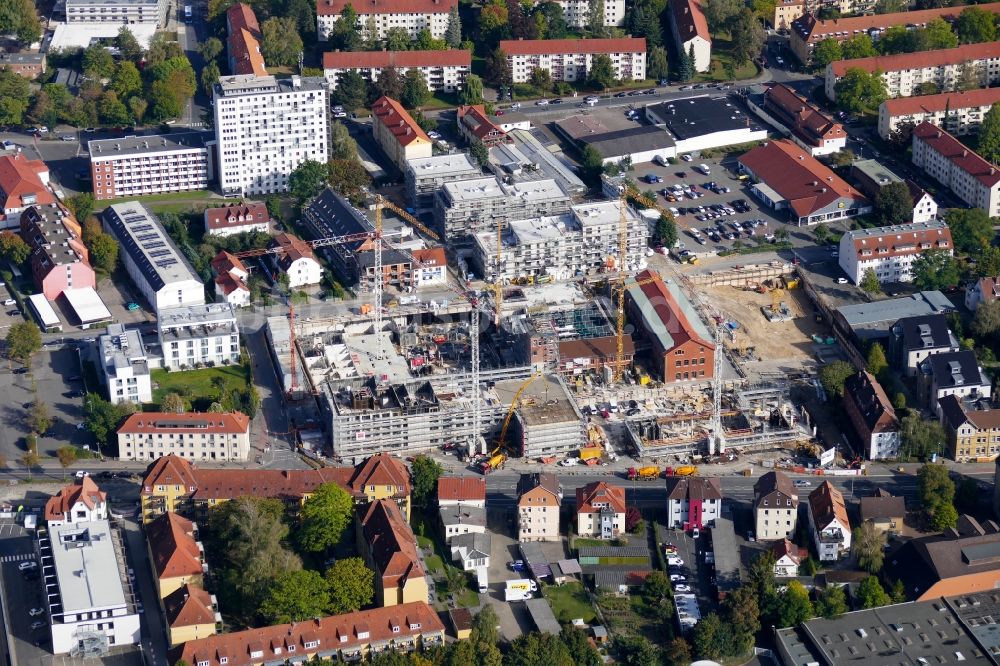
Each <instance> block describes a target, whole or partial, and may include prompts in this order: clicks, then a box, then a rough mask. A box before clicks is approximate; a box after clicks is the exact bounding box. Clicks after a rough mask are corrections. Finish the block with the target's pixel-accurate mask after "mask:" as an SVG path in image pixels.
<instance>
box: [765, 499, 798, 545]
mask: <svg viewBox="0 0 1000 666" xmlns="http://www.w3.org/2000/svg"><path fill="white" fill-rule="evenodd" d="M767 502H771V503H777V501H776V500H774V499H771V500H768V499H765V500H763V501H762V502H761V503H760V504H759V505H757V506H755V507H754V527H755V528H756V530H755V531H756V534H757V538H758V539H759V540H760V541H775V540H777V539H791V538H793V537H794V536H795V526H796V524H797V522H798V514H799V507H798V500H794V501H793V500H792V499H790V498H783V500H781V502H782V505H781V506H767V505H766V504H767Z"/></svg>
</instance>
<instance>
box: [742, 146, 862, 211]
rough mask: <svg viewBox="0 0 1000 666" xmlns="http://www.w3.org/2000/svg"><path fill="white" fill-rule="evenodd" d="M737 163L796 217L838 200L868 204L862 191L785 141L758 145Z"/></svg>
mask: <svg viewBox="0 0 1000 666" xmlns="http://www.w3.org/2000/svg"><path fill="white" fill-rule="evenodd" d="M739 162H740V164H744V165H746V166H747V168H749V169H750V170H751V171H753V173H754V174H755V175H756V176H757V177H758V178H760V179H761V180H762V181H764V183H766V184H767V185H768V187H770V188H772V189H773V190H775V191H776V192H777V193H778V194H780V195H781V196H782V197H784V198H785V199H786V200H787V201H788V203H789V204H790V205H791V207H792V210H794V211H795V214H796V215H798V216H799V217H806V216H808V215H811V214H813V213H815V212H816V211H818V210H821V209H823V208H825V207H827V206H829V205H831V204H833V203H834V202H836V201H837V200H838V199H841V198H844V199H852V200H854V201H857V202H863V203H867V199H865V197H864V196H863V195H862V194H861V192H858V191H857V190H856V189H854V188H853V187H851V186H850V185H848V184H847V183H846V182H844V180H843V179H842V178H841V177H840V176H838V175H836V174H835V173H833V171H831V170H830V169H829V168H827V167H826V166H824V165H823V164H821V163H820V162H819V161H818V160H817V159H816V158H814V157H812V156H811V155H809V154H808V153H807V152H805V151H804V150H802V149H801V148H800V147H798V146H797V145H795V144H794V143H792V142H791V141H788V140H787V139H782V140H780V141H771V142H770V143H768V144H766V145H763V146H758V147H756V148H754V149H753V150H751V151H750V152H748V153H744V154H743V155H742V156H741V157H740V158H739Z"/></svg>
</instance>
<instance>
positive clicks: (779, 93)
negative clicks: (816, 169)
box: [761, 83, 847, 157]
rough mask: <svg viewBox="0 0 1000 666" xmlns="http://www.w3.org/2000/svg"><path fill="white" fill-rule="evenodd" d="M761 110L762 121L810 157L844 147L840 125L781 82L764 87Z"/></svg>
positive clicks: (834, 151) (844, 141)
mask: <svg viewBox="0 0 1000 666" xmlns="http://www.w3.org/2000/svg"><path fill="white" fill-rule="evenodd" d="M761 110H762V111H763V113H764V115H765V117H766V119H769V120H771V121H772V122H773V124H775V125H777V126H778V128H779V129H781V130H782V131H784V132H785V133H787V134H788V136H789V138H791V140H792V141H794V142H795V143H797V144H798V145H799V147H801V148H802V149H803V150H805V151H808V153H809V154H810V155H812V156H813V157H818V156H819V155H830V154H831V153H836V152H839V151H841V150H843V149H844V148H845V147H846V146H847V132H846V131H844V126H843V125H841V124H840V123H838V122H836V121H835V120H834V119H833V118H831V117H830V116H828V115H827V114H825V113H823V112H822V111H821V110H820V109H819V108H818V107H816V106H815V105H814V104H812V103H811V102H809V101H808V100H806V98H805V97H803V96H802V95H800V94H798V93H797V92H795V91H794V90H792V89H791V88H789V87H788V86H786V85H785V84H783V83H777V84H775V85H772V86H769V87H768V89H767V90H766V91H765V92H764V106H763V109H761Z"/></svg>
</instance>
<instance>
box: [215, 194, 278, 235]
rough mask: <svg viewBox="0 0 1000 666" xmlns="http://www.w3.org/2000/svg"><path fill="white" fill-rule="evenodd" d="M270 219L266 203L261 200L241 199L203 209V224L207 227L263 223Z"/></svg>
mask: <svg viewBox="0 0 1000 666" xmlns="http://www.w3.org/2000/svg"><path fill="white" fill-rule="evenodd" d="M270 219H271V215H270V213H268V212H267V204H265V203H264V202H262V201H243V202H241V203H234V204H229V205H228V206H221V207H219V208H206V209H205V225H206V226H207V227H208V228H209V229H232V228H235V227H241V226H246V225H251V224H264V223H266V222H268V221H269V220H270Z"/></svg>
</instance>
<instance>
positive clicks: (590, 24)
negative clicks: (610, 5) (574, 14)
mask: <svg viewBox="0 0 1000 666" xmlns="http://www.w3.org/2000/svg"><path fill="white" fill-rule="evenodd" d="M604 20H605V19H604V0H589V1H588V3H587V32H588V33H589V34H590V36H591V37H606V36H607V34H608V28H607V26H606V25H605V24H604Z"/></svg>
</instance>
